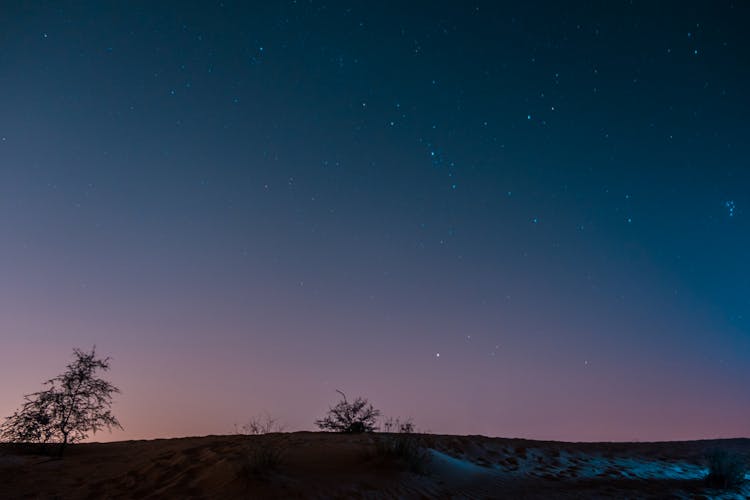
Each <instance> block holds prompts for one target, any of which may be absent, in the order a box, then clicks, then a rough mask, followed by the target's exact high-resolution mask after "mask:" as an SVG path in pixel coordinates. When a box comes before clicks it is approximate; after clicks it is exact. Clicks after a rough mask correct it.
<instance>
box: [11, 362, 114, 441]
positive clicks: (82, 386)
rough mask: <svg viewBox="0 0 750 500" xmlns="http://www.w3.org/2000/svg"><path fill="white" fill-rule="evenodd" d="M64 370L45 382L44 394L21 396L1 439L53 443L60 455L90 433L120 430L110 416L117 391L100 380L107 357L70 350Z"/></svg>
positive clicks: (104, 369)
mask: <svg viewBox="0 0 750 500" xmlns="http://www.w3.org/2000/svg"><path fill="white" fill-rule="evenodd" d="M73 355H74V360H73V362H72V363H70V364H68V366H67V370H66V371H65V372H64V373H63V374H61V375H58V376H57V377H54V378H52V379H50V380H48V381H47V382H45V383H44V385H45V386H46V389H45V390H43V391H39V392H35V393H33V394H27V395H26V396H24V400H25V401H24V404H23V406H21V408H20V409H19V410H17V411H16V412H15V413H13V415H11V416H10V417H7V418H6V419H5V422H3V424H2V425H0V438H2V439H3V440H5V441H9V442H15V443H42V444H48V443H55V444H59V446H60V448H59V453H60V455H62V454H63V452H64V451H65V447H66V446H67V445H68V443H75V442H78V441H81V440H83V439H86V438H87V437H88V434H89V432H93V433H96V432H97V431H100V430H102V429H105V428H106V429H108V430H110V431H111V430H112V428H113V427H117V428H120V429H122V426H121V425H120V422H119V421H118V420H117V418H115V416H114V415H113V414H112V411H111V407H112V395H113V394H115V393H119V392H120V390H119V389H118V388H117V387H115V386H114V385H112V384H111V383H109V382H108V381H106V380H104V379H102V378H99V377H98V374H97V372H98V371H100V370H101V371H108V370H109V358H103V359H101V358H97V357H96V348H95V347H93V348H92V349H91V352H83V351H81V350H80V349H73Z"/></svg>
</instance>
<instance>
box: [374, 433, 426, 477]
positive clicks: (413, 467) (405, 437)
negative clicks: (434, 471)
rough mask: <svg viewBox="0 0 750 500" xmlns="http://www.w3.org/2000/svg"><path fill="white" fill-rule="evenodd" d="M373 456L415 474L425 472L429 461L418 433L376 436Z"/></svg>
mask: <svg viewBox="0 0 750 500" xmlns="http://www.w3.org/2000/svg"><path fill="white" fill-rule="evenodd" d="M375 456H376V457H378V458H381V459H385V460H387V461H389V462H395V463H396V465H398V466H399V467H400V468H404V469H406V470H408V471H409V472H414V473H416V474H426V473H427V466H428V464H429V463H430V453H429V451H428V450H427V449H426V448H425V447H424V446H423V443H422V441H421V439H420V437H419V435H417V434H410V433H409V434H398V433H397V434H389V435H380V436H377V438H376V439H375Z"/></svg>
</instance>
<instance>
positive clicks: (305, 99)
mask: <svg viewBox="0 0 750 500" xmlns="http://www.w3.org/2000/svg"><path fill="white" fill-rule="evenodd" d="M521 3H524V4H525V5H520V4H521ZM748 24H750V6H748V4H743V3H742V2H724V1H715V2H695V3H694V2H672V3H667V2H651V1H645V0H644V1H629V2H620V1H618V2H615V1H611V2H574V3H565V2H558V1H550V2H490V1H488V2H475V1H473V2H458V1H455V2H427V1H425V2H365V1H362V2H326V1H307V0H298V1H279V2H270V1H269V2H231V1H225V2H186V1H174V2H150V1H142V2H106V1H90V2H88V1H78V2H59V1H49V2H20V1H18V2H15V1H10V0H4V1H3V2H2V5H1V6H0V334H1V335H2V350H1V351H0V414H2V415H8V414H10V413H11V412H12V411H13V409H15V408H16V407H17V406H18V405H19V404H20V402H21V401H22V395H23V394H25V393H28V392H33V391H35V390H38V389H39V388H40V383H41V382H42V381H43V380H46V379H47V378H50V377H52V376H54V375H56V374H58V373H60V372H61V371H62V370H63V369H64V366H65V363H66V362H67V361H68V360H69V359H70V355H71V352H72V348H73V347H81V348H84V349H86V348H89V347H90V346H91V345H93V344H96V346H97V350H98V351H99V352H100V353H102V354H108V355H111V356H112V358H113V360H112V366H113V369H112V371H111V372H110V374H109V378H110V379H111V380H112V382H114V383H115V384H116V385H118V386H119V387H120V388H121V389H122V391H123V394H122V395H121V396H119V397H118V398H117V400H116V405H115V412H116V414H117V415H118V416H119V418H120V420H121V421H122V423H123V425H124V427H125V431H124V432H120V431H118V432H115V433H113V434H112V435H108V434H97V435H96V436H95V438H96V439H104V440H107V439H130V438H152V437H170V436H182V435H199V434H225V433H229V432H231V431H232V430H233V424H235V423H237V424H242V423H244V422H246V421H247V419H248V418H249V417H251V416H252V415H255V414H257V413H259V412H261V411H267V412H270V413H271V414H272V415H275V416H277V417H278V418H280V419H281V420H282V421H284V422H286V424H287V429H288V430H305V429H309V430H312V429H313V428H314V426H313V420H314V419H315V418H317V417H320V416H321V415H322V414H323V413H324V412H325V410H326V409H327V408H328V406H329V405H330V404H332V403H333V402H335V400H336V399H337V396H338V395H337V394H336V392H335V389H341V390H343V391H345V392H346V393H347V394H348V395H349V396H351V397H353V396H356V395H363V396H366V397H368V398H370V400H371V401H372V402H373V403H374V404H375V405H376V406H377V407H379V408H380V409H381V410H382V411H383V412H384V414H386V415H391V416H401V417H409V416H410V417H413V419H414V422H415V424H416V425H417V427H418V428H420V429H422V430H427V431H431V432H438V433H456V434H480V433H481V434H487V435H494V436H507V437H513V436H517V437H529V438H541V439H564V440H667V439H694V438H703V437H734V436H741V435H744V436H747V435H749V434H750V390H748V380H750V260H749V259H748V245H749V244H750V165H749V164H748V158H749V157H750V126H749V125H748V112H749V111H750V96H749V95H748V89H750V34H749V33H750V32H748V29H747V26H748Z"/></svg>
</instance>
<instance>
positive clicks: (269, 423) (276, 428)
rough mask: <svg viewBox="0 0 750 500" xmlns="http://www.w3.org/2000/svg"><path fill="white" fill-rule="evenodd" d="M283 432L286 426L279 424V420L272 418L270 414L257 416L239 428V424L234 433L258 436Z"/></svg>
mask: <svg viewBox="0 0 750 500" xmlns="http://www.w3.org/2000/svg"><path fill="white" fill-rule="evenodd" d="M283 431H284V426H283V425H282V424H280V423H279V421H278V419H276V418H273V417H271V415H270V414H268V413H262V414H260V415H256V416H255V417H252V418H251V419H250V420H249V421H248V422H247V423H246V424H244V425H242V426H237V424H235V426H234V433H235V434H240V435H243V436H258V435H262V434H271V433H273V432H283Z"/></svg>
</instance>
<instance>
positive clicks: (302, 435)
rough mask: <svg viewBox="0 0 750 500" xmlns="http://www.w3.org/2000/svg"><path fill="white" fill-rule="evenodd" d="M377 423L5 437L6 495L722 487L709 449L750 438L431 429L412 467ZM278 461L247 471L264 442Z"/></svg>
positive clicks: (555, 493) (658, 491) (701, 493)
mask: <svg viewBox="0 0 750 500" xmlns="http://www.w3.org/2000/svg"><path fill="white" fill-rule="evenodd" d="M375 439H379V436H378V435H341V434H327V433H313V432H295V433H285V434H269V435H262V436H239V435H233V436H205V437H195V438H178V439H158V440H149V441H124V442H115V443H90V444H79V445H75V446H72V447H70V449H69V451H68V452H67V454H66V456H65V457H64V458H62V459H54V458H50V457H46V456H40V455H38V454H34V453H30V452H29V451H23V450H18V449H16V448H14V447H11V446H9V445H1V446H0V498H3V499H16V498H18V499H22V498H65V499H68V498H70V499H83V498H183V499H187V498H195V499H199V498H530V499H531V498H540V499H541V498H545V499H550V498H551V499H554V498H561V499H566V498H634V499H635V498H676V499H679V498H685V499H687V498H706V499H708V498H723V499H727V500H729V499H735V498H736V499H740V498H748V497H750V486H745V487H744V489H743V490H739V491H736V492H718V491H714V490H708V489H707V488H706V487H705V486H704V483H703V481H702V478H703V477H704V476H705V473H706V469H705V465H704V463H703V457H704V456H705V454H706V453H707V452H708V451H710V450H712V449H717V448H722V449H728V450H732V451H736V452H740V453H750V440H747V439H736V440H721V441H689V442H667V443H561V442H545V441H529V440H521V439H503V438H488V437H483V436H442V435H423V436H422V439H423V444H424V446H425V449H426V456H427V457H429V460H428V461H427V466H426V468H425V471H424V472H423V473H422V474H418V473H413V472H410V471H409V470H407V469H405V468H404V467H401V466H399V464H398V463H392V462H391V461H389V460H388V459H384V458H383V457H380V456H378V455H377V453H375V445H374V440H375ZM263 446H266V447H270V448H273V449H281V450H283V460H282V462H281V464H280V465H279V467H278V468H276V469H269V470H263V471H261V472H257V471H256V472H249V469H248V467H247V464H248V460H249V459H248V457H249V456H251V453H252V451H253V450H256V449H260V448H259V447H263Z"/></svg>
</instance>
